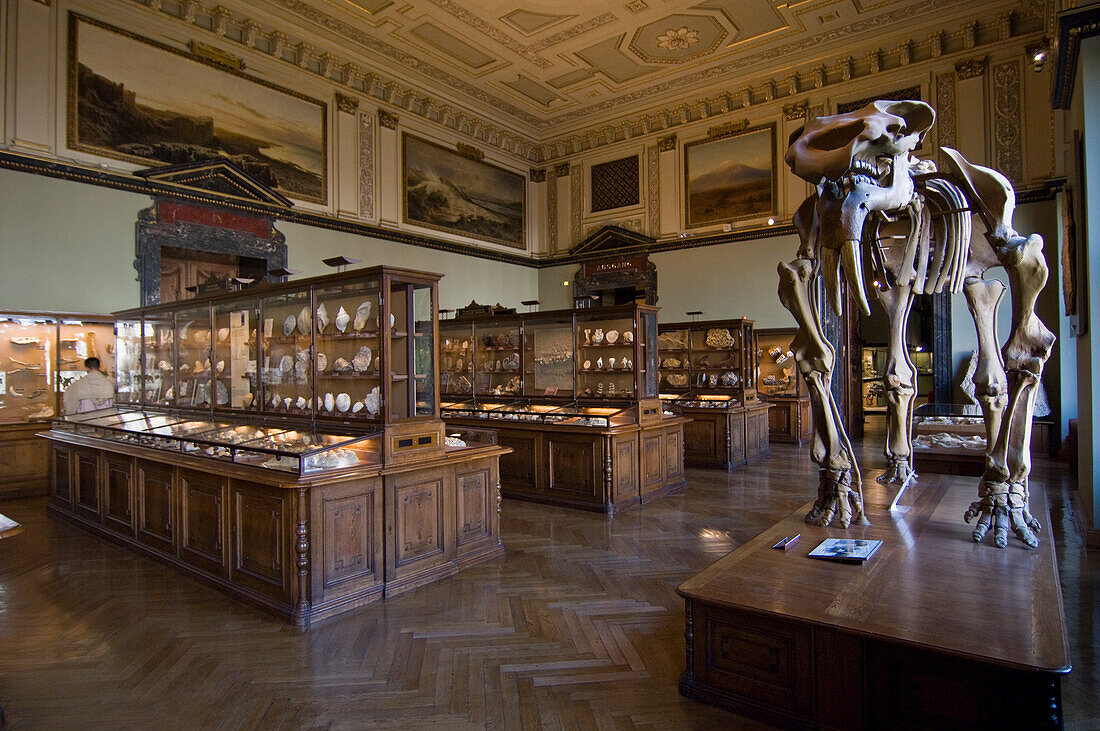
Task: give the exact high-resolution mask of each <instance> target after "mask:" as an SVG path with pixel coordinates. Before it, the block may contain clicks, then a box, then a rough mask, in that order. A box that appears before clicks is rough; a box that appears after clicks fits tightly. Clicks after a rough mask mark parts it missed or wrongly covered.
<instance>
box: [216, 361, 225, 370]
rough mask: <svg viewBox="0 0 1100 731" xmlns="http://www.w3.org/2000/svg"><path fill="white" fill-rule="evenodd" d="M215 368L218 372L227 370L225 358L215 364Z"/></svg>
mask: <svg viewBox="0 0 1100 731" xmlns="http://www.w3.org/2000/svg"><path fill="white" fill-rule="evenodd" d="M214 370H215V371H216V372H217V373H221V372H222V371H224V370H225V361H224V360H219V361H218V362H217V363H216V364H214Z"/></svg>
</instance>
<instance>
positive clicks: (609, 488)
mask: <svg viewBox="0 0 1100 731" xmlns="http://www.w3.org/2000/svg"><path fill="white" fill-rule="evenodd" d="M611 475H612V469H611V435H610V434H605V435H604V438H603V483H604V495H607V500H608V504H611V503H614V502H615V484H614V482H613V481H612V479H611Z"/></svg>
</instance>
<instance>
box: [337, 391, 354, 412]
mask: <svg viewBox="0 0 1100 731" xmlns="http://www.w3.org/2000/svg"><path fill="white" fill-rule="evenodd" d="M350 408H351V396H348V395H347V394H346V393H338V394H336V410H337V411H339V412H340V413H341V414H346V413H347V412H348V409H350Z"/></svg>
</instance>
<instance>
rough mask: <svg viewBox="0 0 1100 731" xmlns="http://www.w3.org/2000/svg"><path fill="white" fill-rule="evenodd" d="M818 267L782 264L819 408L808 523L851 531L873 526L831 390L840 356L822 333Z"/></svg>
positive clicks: (798, 348)
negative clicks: (816, 296)
mask: <svg viewBox="0 0 1100 731" xmlns="http://www.w3.org/2000/svg"><path fill="white" fill-rule="evenodd" d="M813 279H814V263H813V262H812V261H811V260H809V259H795V260H794V261H793V262H791V263H790V264H782V263H781V264H780V265H779V299H780V301H781V302H782V303H783V306H784V307H786V308H787V309H788V310H789V311H790V312H791V314H792V315H794V318H795V321H796V322H797V323H798V332H797V333H796V334H795V336H794V339H793V340H792V342H791V350H792V352H793V353H794V355H795V360H796V362H797V363H798V368H799V371H800V372H801V373H802V375H803V377H804V378H805V379H806V383H807V385H808V386H809V391H810V401H811V404H812V407H813V420H814V442H813V448H812V450H811V455H810V457H811V459H812V460H813V461H814V462H815V463H816V464H817V465H818V466H819V467H820V468H821V473H820V482H819V485H818V495H817V500H816V501H815V502H814V506H813V508H812V509H811V510H810V512H809V514H807V516H806V522H808V523H814V524H816V525H823V526H824V525H829V524H831V523H833V522H834V520H835V522H836V524H837V525H839V526H840V527H842V528H847V527H848V526H849V525H850V524H851V523H852V522H853V521H855V522H856V523H867V519H866V517H865V516H864V513H863V487H862V482H861V480H860V476H859V472H858V468H857V467H856V462H855V455H854V454H853V451H852V446H851V443H850V442H849V441H848V438H847V436H846V435H845V434H844V427H843V426H842V424H841V420H840V418H839V416H840V414H839V410H838V408H837V405H836V403H835V401H834V400H833V395H832V390H831V389H830V388H829V385H830V382H831V380H832V373H833V363H834V361H835V357H836V354H835V351H834V350H833V347H832V345H830V344H829V342H828V340H826V339H825V333H824V332H822V329H821V317H820V313H819V312H818V311H817V308H816V307H815V306H814V303H813V301H812V297H811V294H810V290H811V284H812V282H813Z"/></svg>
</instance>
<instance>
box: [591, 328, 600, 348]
mask: <svg viewBox="0 0 1100 731" xmlns="http://www.w3.org/2000/svg"><path fill="white" fill-rule="evenodd" d="M602 343H603V328H599V327H598V328H596V332H594V333H592V344H593V345H601V344H602Z"/></svg>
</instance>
